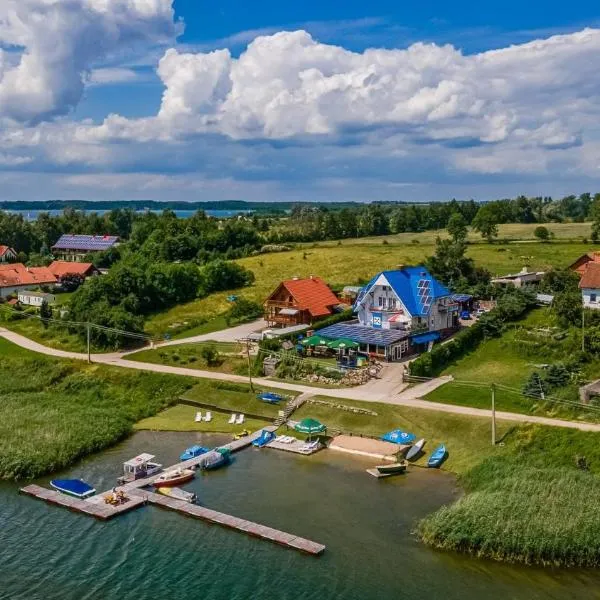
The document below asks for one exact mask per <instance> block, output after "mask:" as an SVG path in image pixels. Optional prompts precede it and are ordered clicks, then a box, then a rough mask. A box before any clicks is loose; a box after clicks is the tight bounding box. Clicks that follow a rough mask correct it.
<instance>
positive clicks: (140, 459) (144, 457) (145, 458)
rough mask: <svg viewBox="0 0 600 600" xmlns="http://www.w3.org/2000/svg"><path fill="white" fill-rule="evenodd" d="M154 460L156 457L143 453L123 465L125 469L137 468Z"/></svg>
mask: <svg viewBox="0 0 600 600" xmlns="http://www.w3.org/2000/svg"><path fill="white" fill-rule="evenodd" d="M154 458H156V457H155V456H154V455H153V454H146V453H144V454H139V455H138V456H136V457H135V458H132V459H130V460H128V461H127V462H125V463H123V464H124V466H126V467H139V466H140V465H143V464H144V463H147V462H150V461H151V460H153V459H154Z"/></svg>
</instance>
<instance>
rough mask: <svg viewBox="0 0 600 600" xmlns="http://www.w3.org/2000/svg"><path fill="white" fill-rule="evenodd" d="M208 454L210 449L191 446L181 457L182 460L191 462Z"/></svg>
mask: <svg viewBox="0 0 600 600" xmlns="http://www.w3.org/2000/svg"><path fill="white" fill-rule="evenodd" d="M207 452H208V448H204V446H197V445H196V446H190V447H189V448H187V449H186V451H185V452H184V453H183V454H182V455H181V456H180V457H179V458H180V459H181V460H191V459H192V458H198V456H202V455H203V454H206V453H207Z"/></svg>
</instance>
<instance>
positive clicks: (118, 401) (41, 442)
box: [0, 340, 193, 479]
mask: <svg viewBox="0 0 600 600" xmlns="http://www.w3.org/2000/svg"><path fill="white" fill-rule="evenodd" d="M0 356H1V360H0V398H2V401H1V402H0V479H19V478H28V477H37V476H39V475H42V474H44V473H49V472H52V471H56V470H58V469H61V468H64V467H66V466H68V465H69V464H71V463H73V462H75V461H76V460H78V459H79V458H82V457H84V456H86V455H88V454H91V453H93V452H97V451H99V450H102V449H103V448H106V447H108V446H110V445H112V444H114V443H116V442H117V441H119V440H120V439H122V438H124V437H125V436H127V435H128V434H129V433H131V431H132V430H133V426H134V424H135V423H136V422H137V421H138V420H140V419H142V418H144V417H147V416H150V415H153V414H155V413H157V412H159V411H160V410H162V409H164V408H166V407H167V406H169V405H171V404H173V402H175V401H176V400H177V398H178V397H179V396H180V395H181V394H182V393H183V392H185V391H186V389H188V388H190V387H191V386H192V384H193V382H192V381H191V380H189V379H187V378H185V377H176V376H170V375H162V374H156V373H143V372H133V371H128V370H124V369H117V368H111V367H106V366H98V365H88V364H86V363H84V362H80V361H67V360H59V359H51V358H47V357H44V356H41V355H37V354H34V353H31V352H28V351H26V350H23V349H21V348H19V347H17V346H14V345H12V344H10V343H9V342H7V341H5V340H0Z"/></svg>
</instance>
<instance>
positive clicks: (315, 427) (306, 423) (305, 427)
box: [294, 418, 327, 439]
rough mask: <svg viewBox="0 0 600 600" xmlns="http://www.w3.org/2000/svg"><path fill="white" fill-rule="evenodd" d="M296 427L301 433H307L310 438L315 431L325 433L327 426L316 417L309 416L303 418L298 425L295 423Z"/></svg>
mask: <svg viewBox="0 0 600 600" xmlns="http://www.w3.org/2000/svg"><path fill="white" fill-rule="evenodd" d="M294 429H295V430H296V431H298V432H299V433H307V434H308V438H309V439H310V438H311V437H312V434H313V433H323V432H324V431H325V430H326V429H327V427H325V425H323V423H321V422H320V421H317V420H316V419H310V418H307V419H302V421H300V422H299V423H296V425H294Z"/></svg>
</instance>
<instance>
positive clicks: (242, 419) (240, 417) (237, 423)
mask: <svg viewBox="0 0 600 600" xmlns="http://www.w3.org/2000/svg"><path fill="white" fill-rule="evenodd" d="M243 422H244V415H238V418H237V419H236V421H235V424H236V425H241V424H242V423H243Z"/></svg>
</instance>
